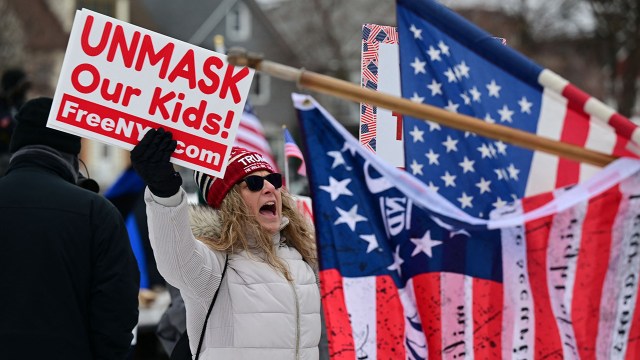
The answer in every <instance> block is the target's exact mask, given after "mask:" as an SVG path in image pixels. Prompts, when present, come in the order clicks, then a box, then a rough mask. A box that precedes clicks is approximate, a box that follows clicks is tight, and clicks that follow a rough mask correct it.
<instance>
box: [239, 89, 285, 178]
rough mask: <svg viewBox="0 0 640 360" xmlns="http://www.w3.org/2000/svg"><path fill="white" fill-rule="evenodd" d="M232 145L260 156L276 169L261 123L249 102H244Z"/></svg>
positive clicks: (276, 165)
mask: <svg viewBox="0 0 640 360" xmlns="http://www.w3.org/2000/svg"><path fill="white" fill-rule="evenodd" d="M234 145H235V146H241V147H243V148H245V149H248V150H251V151H255V152H257V153H260V154H262V155H263V156H264V158H265V160H266V161H267V162H268V163H269V164H271V166H273V168H274V169H278V164H277V163H276V161H275V158H274V157H273V152H272V151H271V146H269V142H268V141H267V138H266V137H265V135H264V128H263V127H262V123H261V122H260V119H258V117H257V116H256V115H255V113H254V112H253V108H252V107H251V105H250V104H249V101H247V102H245V105H244V111H243V112H242V119H241V120H240V126H239V127H238V133H237V135H236V140H235V143H234Z"/></svg>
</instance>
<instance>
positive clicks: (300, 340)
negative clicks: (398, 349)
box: [131, 128, 321, 359]
mask: <svg viewBox="0 0 640 360" xmlns="http://www.w3.org/2000/svg"><path fill="white" fill-rule="evenodd" d="M175 148H176V141H175V140H173V139H172V136H171V133H170V132H165V131H164V130H163V129H162V128H160V129H158V130H150V131H149V132H148V133H147V134H146V135H145V136H144V138H143V139H142V140H141V141H140V143H139V144H138V145H137V146H136V147H135V148H134V149H133V150H132V152H131V161H132V163H133V166H134V168H135V169H136V171H137V172H138V173H139V174H140V176H141V177H142V179H143V180H144V181H145V183H146V185H147V189H146V193H145V201H146V206H147V215H148V222H149V235H150V239H151V245H152V247H153V251H154V255H155V257H156V260H157V263H158V270H159V271H160V273H161V274H162V276H163V277H164V278H165V279H166V280H167V282H169V283H170V284H171V285H173V286H175V287H177V288H178V289H180V292H181V294H182V297H183V298H184V301H185V307H186V312H187V332H188V334H189V345H190V348H191V353H192V354H195V353H196V350H197V348H198V341H199V339H200V335H201V332H202V330H203V328H202V327H203V324H204V322H205V318H207V311H208V309H209V305H210V304H211V302H212V299H213V297H214V294H215V292H216V290H218V288H219V292H218V295H217V298H216V300H215V304H214V306H213V310H212V311H211V315H210V317H209V319H208V322H207V325H206V330H205V336H204V340H203V344H202V351H201V353H200V355H201V356H200V359H318V342H319V339H320V330H321V329H320V326H321V325H320V294H319V290H318V286H317V280H316V279H317V278H316V276H315V273H314V270H313V269H314V268H315V266H316V260H317V259H316V252H315V243H314V236H313V233H312V229H311V226H310V224H309V223H308V221H307V220H306V219H305V218H304V217H303V215H301V214H300V213H299V212H298V210H297V208H296V206H295V203H294V202H293V200H292V197H291V195H290V194H289V193H288V192H287V191H286V190H285V189H284V188H282V176H281V175H280V174H278V173H276V172H275V171H274V169H273V168H272V167H271V165H269V163H267V162H265V161H264V159H263V157H262V156H261V155H260V154H258V153H255V152H250V151H248V150H246V149H243V148H239V147H234V148H233V150H232V152H231V158H230V160H229V164H228V167H227V169H226V172H225V175H224V177H222V178H215V177H212V176H210V175H207V174H204V173H200V172H197V171H196V172H195V174H194V176H195V179H196V183H197V184H198V186H199V188H200V191H201V194H202V196H203V198H204V199H205V200H206V202H207V204H208V206H189V205H188V204H187V194H186V192H185V191H184V189H182V188H181V185H182V179H181V178H180V174H179V173H177V172H176V171H175V170H174V168H173V166H172V165H171V163H170V162H169V158H170V157H171V154H172V153H173V151H174V150H175ZM190 208H191V211H190ZM225 263H226V265H225ZM225 266H226V267H227V269H226V271H225Z"/></svg>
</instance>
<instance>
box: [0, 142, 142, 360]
mask: <svg viewBox="0 0 640 360" xmlns="http://www.w3.org/2000/svg"><path fill="white" fill-rule="evenodd" d="M73 180H74V177H73V172H72V171H71V170H70V169H68V168H67V167H66V165H65V163H64V162H62V161H61V159H58V158H56V157H54V156H48V155H47V154H44V155H43V154H35V155H34V154H25V155H21V156H17V157H16V158H15V159H14V160H13V161H12V162H11V164H10V166H9V169H8V171H7V174H6V176H4V177H3V178H0V289H2V291H1V293H0V359H65V360H66V359H110V360H111V359H123V358H124V357H125V355H126V352H127V351H128V349H129V347H130V343H131V339H132V332H131V331H132V329H133V328H134V326H135V325H136V323H137V321H138V297H137V295H138V286H139V272H138V268H137V265H136V261H135V258H134V256H133V253H132V251H131V246H130V244H129V239H128V236H127V231H126V228H125V226H124V223H123V220H122V217H121V216H120V214H119V213H118V211H117V210H116V209H115V207H114V206H113V205H111V204H110V203H109V202H108V201H107V200H106V199H104V198H103V197H101V196H99V195H97V194H94V193H92V192H90V191H87V190H84V189H82V188H80V187H78V186H77V185H75V184H74V183H73Z"/></svg>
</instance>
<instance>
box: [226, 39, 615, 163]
mask: <svg viewBox="0 0 640 360" xmlns="http://www.w3.org/2000/svg"><path fill="white" fill-rule="evenodd" d="M228 61H229V63H231V64H232V65H235V66H249V67H251V68H254V69H256V70H258V71H260V72H263V73H266V74H268V75H270V76H273V77H276V78H279V79H282V80H286V81H293V82H296V83H297V84H298V86H300V87H302V88H306V89H310V90H314V91H317V92H320V93H323V94H328V95H332V96H336V97H340V98H343V99H348V100H351V101H354V102H356V103H367V104H372V105H375V106H379V107H382V108H385V109H389V110H392V111H396V112H398V113H401V114H404V115H409V116H412V117H415V118H418V119H424V120H428V121H433V122H436V123H439V124H442V125H445V126H448V127H451V128H454V129H457V130H462V131H470V132H473V133H476V134H478V135H481V136H485V137H488V138H492V139H496V140H501V141H505V142H508V143H510V144H514V145H518V146H521V147H524V148H527V149H531V150H539V151H544V152H547V153H550V154H554V155H557V156H562V157H564V158H567V159H570V160H576V161H580V162H584V163H587V164H591V165H596V166H600V167H603V166H605V165H607V164H609V163H610V162H612V161H614V160H615V159H616V157H615V156H612V155H607V154H603V153H600V152H596V151H593V150H589V149H585V148H583V147H580V146H577V145H572V144H567V143H563V142H560V141H556V140H551V139H548V138H544V137H540V136H537V135H534V134H531V133H528V132H526V131H522V130H518V129H514V128H510V127H507V126H503V125H498V124H490V123H487V122H485V121H482V120H480V119H477V118H474V117H472V116H468V115H464V114H457V113H452V112H449V111H446V110H444V109H441V108H438V107H435V106H431V105H426V104H418V103H415V102H413V101H410V100H408V99H404V98H399V97H396V96H392V95H388V94H384V93H381V92H377V91H374V90H371V89H367V88H363V87H360V86H358V85H356V84H353V83H350V82H347V81H343V80H340V79H336V78H332V77H329V76H326V75H322V74H318V73H314V72H311V71H305V70H304V69H302V70H300V69H296V68H293V67H290V66H286V65H282V64H278V63H274V62H272V61H268V60H263V59H262V58H261V57H259V56H256V55H254V54H248V53H247V52H246V51H245V50H243V49H237V48H236V49H230V50H229V53H228Z"/></svg>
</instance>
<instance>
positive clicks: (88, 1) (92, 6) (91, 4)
mask: <svg viewBox="0 0 640 360" xmlns="http://www.w3.org/2000/svg"><path fill="white" fill-rule="evenodd" d="M77 4H78V9H82V8H86V9H89V10H93V11H95V12H98V13H100V14H103V15H107V16H111V17H116V1H115V0H77Z"/></svg>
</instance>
